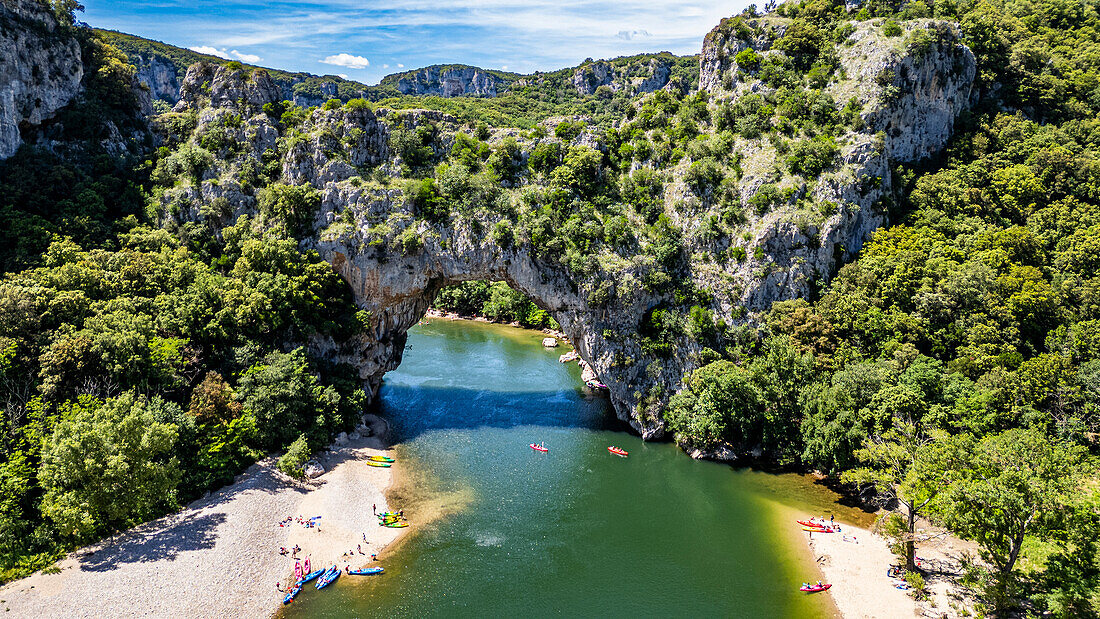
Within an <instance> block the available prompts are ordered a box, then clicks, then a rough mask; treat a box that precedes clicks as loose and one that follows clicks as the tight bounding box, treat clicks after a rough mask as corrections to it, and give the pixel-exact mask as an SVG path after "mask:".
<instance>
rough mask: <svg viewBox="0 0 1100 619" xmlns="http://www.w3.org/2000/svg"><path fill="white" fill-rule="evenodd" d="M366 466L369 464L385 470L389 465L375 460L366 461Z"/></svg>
mask: <svg viewBox="0 0 1100 619" xmlns="http://www.w3.org/2000/svg"><path fill="white" fill-rule="evenodd" d="M367 464H369V465H371V466H380V467H382V468H387V469H388V468H390V463H389V462H377V461H375V460H367Z"/></svg>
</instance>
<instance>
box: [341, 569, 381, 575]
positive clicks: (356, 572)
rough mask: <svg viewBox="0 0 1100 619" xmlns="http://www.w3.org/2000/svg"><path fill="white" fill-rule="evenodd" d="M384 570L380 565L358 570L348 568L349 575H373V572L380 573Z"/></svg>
mask: <svg viewBox="0 0 1100 619" xmlns="http://www.w3.org/2000/svg"><path fill="white" fill-rule="evenodd" d="M384 571H386V570H384V569H382V568H380V567H364V568H362V569H358V570H348V574H349V575H350V576H373V575H374V574H381V573H382V572H384Z"/></svg>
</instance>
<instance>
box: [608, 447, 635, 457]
mask: <svg viewBox="0 0 1100 619" xmlns="http://www.w3.org/2000/svg"><path fill="white" fill-rule="evenodd" d="M607 450H608V451H610V452H611V453H613V454H615V455H616V456H619V457H620V458H625V457H627V456H629V455H630V453H628V452H627V451H626V450H625V449H620V448H618V447H615V446H611V447H608V448H607Z"/></svg>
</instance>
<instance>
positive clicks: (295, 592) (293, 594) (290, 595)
mask: <svg viewBox="0 0 1100 619" xmlns="http://www.w3.org/2000/svg"><path fill="white" fill-rule="evenodd" d="M301 592H302V585H297V586H296V587H294V588H293V589H291V590H290V592H289V593H287V594H286V597H285V598H283V604H290V603H291V602H293V601H294V598H296V597H298V594H299V593H301Z"/></svg>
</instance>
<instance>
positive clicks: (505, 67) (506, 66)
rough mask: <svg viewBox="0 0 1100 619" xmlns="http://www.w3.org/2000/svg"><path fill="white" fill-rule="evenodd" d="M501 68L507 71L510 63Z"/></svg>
mask: <svg viewBox="0 0 1100 619" xmlns="http://www.w3.org/2000/svg"><path fill="white" fill-rule="evenodd" d="M500 70H501V71H507V70H508V65H504V66H503V67H501V68H500Z"/></svg>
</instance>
